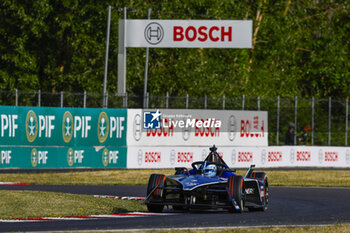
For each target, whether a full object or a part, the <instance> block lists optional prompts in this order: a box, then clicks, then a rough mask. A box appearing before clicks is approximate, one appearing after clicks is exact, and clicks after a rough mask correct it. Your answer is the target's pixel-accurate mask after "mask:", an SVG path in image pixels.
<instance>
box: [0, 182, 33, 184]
mask: <svg viewBox="0 0 350 233" xmlns="http://www.w3.org/2000/svg"><path fill="white" fill-rule="evenodd" d="M0 185H29V183H21V182H0Z"/></svg>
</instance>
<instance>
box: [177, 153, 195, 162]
mask: <svg viewBox="0 0 350 233" xmlns="http://www.w3.org/2000/svg"><path fill="white" fill-rule="evenodd" d="M177 162H178V163H192V162H193V152H177Z"/></svg>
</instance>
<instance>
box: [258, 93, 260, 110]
mask: <svg viewBox="0 0 350 233" xmlns="http://www.w3.org/2000/svg"><path fill="white" fill-rule="evenodd" d="M258 111H260V96H258Z"/></svg>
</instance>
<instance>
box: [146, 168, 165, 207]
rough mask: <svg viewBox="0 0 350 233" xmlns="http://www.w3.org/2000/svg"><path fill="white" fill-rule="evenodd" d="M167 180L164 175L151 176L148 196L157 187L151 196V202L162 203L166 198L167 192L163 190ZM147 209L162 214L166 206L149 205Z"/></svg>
mask: <svg viewBox="0 0 350 233" xmlns="http://www.w3.org/2000/svg"><path fill="white" fill-rule="evenodd" d="M165 180H166V177H165V176H164V175H158V174H152V175H151V176H150V178H149V181H148V186H147V196H148V195H149V194H150V193H151V192H152V191H153V190H154V189H155V188H156V187H157V188H156V189H155V190H154V191H153V193H152V194H151V197H150V201H151V202H152V201H153V202H157V201H162V199H164V198H165V191H164V190H163V188H164V186H165ZM147 209H148V211H150V212H156V213H161V212H162V211H163V209H164V205H161V204H152V203H149V204H147Z"/></svg>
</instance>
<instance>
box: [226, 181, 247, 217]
mask: <svg viewBox="0 0 350 233" xmlns="http://www.w3.org/2000/svg"><path fill="white" fill-rule="evenodd" d="M227 186H228V190H229V191H230V192H231V195H232V196H233V198H234V199H235V201H236V202H237V205H238V206H239V208H240V209H239V210H236V208H235V207H234V206H232V208H230V209H229V211H230V212H236V213H242V212H243V211H244V200H243V197H242V196H243V195H242V188H243V177H242V176H230V177H229V179H228V181H227ZM229 199H230V197H229ZM232 205H233V204H232Z"/></svg>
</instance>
